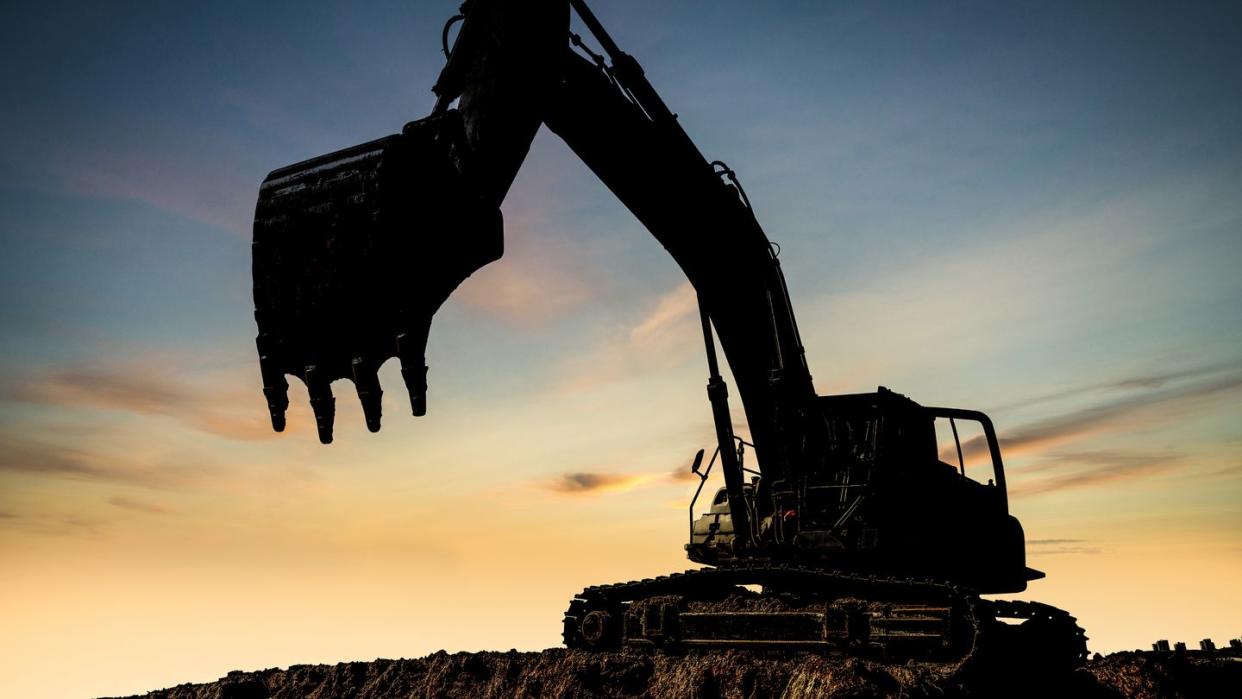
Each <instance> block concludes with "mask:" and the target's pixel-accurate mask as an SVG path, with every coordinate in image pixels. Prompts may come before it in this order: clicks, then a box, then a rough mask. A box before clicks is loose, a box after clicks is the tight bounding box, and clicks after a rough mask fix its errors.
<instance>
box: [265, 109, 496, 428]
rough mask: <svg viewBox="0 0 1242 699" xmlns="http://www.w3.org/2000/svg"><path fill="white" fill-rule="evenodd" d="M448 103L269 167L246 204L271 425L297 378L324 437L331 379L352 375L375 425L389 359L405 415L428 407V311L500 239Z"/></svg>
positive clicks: (330, 415) (488, 257)
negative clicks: (250, 210)
mask: <svg viewBox="0 0 1242 699" xmlns="http://www.w3.org/2000/svg"><path fill="white" fill-rule="evenodd" d="M461 133H462V124H461V120H460V117H459V115H458V113H457V112H454V111H450V112H446V113H442V114H440V115H437V116H433V117H429V118H427V119H424V120H421V121H416V122H413V123H411V124H409V125H407V126H406V127H405V129H404V130H403V131H402V132H401V133H399V134H394V135H391V136H387V137H385V138H381V139H378V140H375V141H371V142H369V143H364V144H362V145H358V146H354V147H352V148H346V149H345V150H341V151H337V152H335V153H329V154H327V155H323V156H320V157H318V158H313V159H311V160H306V161H304V162H301V163H297V164H294V165H290V166H288V167H283V168H280V169H279V170H275V171H273V172H272V173H271V174H270V175H268V176H267V179H265V180H264V181H263V184H262V186H261V188H260V190H259V200H258V204H257V206H256V208H255V220H254V243H253V251H252V255H253V263H254V269H253V276H254V303H255V320H256V321H257V322H258V326H259V334H258V337H257V339H256V343H257V345H258V350H259V362H260V369H261V371H262V375H263V393H264V394H265V396H266V397H267V405H268V410H269V412H270V413H271V419H272V427H273V428H274V429H275V430H276V431H278V432H279V431H282V430H283V429H284V427H285V410H286V408H287V407H288V405H289V399H288V383H287V380H286V379H285V376H286V375H292V376H296V377H297V378H299V379H301V380H302V381H303V383H305V384H306V388H307V391H308V393H309V395H310V402H311V407H312V410H313V411H314V414H315V422H316V427H317V428H318V432H319V440H320V441H321V442H323V443H325V444H327V443H329V442H331V441H332V427H333V419H334V416H335V399H334V398H333V395H332V389H331V387H330V384H331V383H332V382H333V381H335V380H337V379H349V380H351V381H353V383H354V386H355V388H356V389H357V392H358V397H359V399H360V400H361V402H362V408H363V412H364V414H365V416H366V423H367V428H368V429H370V430H371V431H372V432H375V431H377V430H379V427H380V412H381V409H380V398H381V395H382V391H381V389H380V386H379V379H378V377H377V375H376V372H377V370H378V369H379V366H380V365H381V364H382V363H383V362H384V361H385V360H386V359H388V358H389V357H398V358H399V359H400V361H401V373H402V376H403V378H404V380H405V384H406V388H407V389H408V390H409V394H410V403H411V405H412V408H413V412H414V414H415V415H422V414H424V413H425V412H426V396H427V380H426V372H427V367H426V362H425V359H424V354H425V348H426V344H427V334H428V331H429V328H430V326H431V317H432V315H434V314H435V312H436V310H437V309H438V308H439V307H440V305H441V304H442V303H443V302H444V300H445V299H446V298H448V296H449V294H450V293H452V291H453V290H454V289H455V288H457V286H458V285H459V284H460V283H461V282H462V281H463V280H464V279H466V277H468V276H470V275H471V274H472V273H474V272H475V271H476V270H478V269H479V268H480V267H482V266H483V265H485V264H487V263H489V262H492V261H494V260H496V259H498V258H499V257H500V256H501V253H502V252H503V242H502V241H503V235H502V223H501V216H500V210H499V209H498V208H497V207H496V206H495V205H490V204H487V203H484V202H482V201H481V200H480V199H479V197H478V196H477V195H476V194H475V193H474V192H473V189H472V188H471V187H470V186H468V185H467V183H466V182H465V181H464V178H463V177H462V175H461V174H460V172H459V169H458V168H457V167H455V166H454V161H453V159H452V158H453V156H452V148H453V144H454V143H455V142H457V141H459V139H460V138H461V137H462V136H461Z"/></svg>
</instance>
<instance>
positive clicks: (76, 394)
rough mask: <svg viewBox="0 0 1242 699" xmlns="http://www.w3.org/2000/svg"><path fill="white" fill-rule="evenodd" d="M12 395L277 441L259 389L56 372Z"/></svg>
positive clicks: (149, 373) (125, 373)
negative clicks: (167, 419)
mask: <svg viewBox="0 0 1242 699" xmlns="http://www.w3.org/2000/svg"><path fill="white" fill-rule="evenodd" d="M7 394H8V395H7V397H8V398H9V399H11V400H17V401H22V402H26V403H35V404H40V405H50V406H56V407H63V408H84V407H85V408H95V409H100V410H118V411H123V412H129V413H134V414H137V415H158V416H163V417H169V418H172V419H175V420H179V421H181V422H183V423H185V424H186V425H188V426H189V427H191V428H193V429H196V430H199V431H202V432H206V433H208V434H213V435H216V436H217V437H223V438H226V439H233V440H240V441H252V440H258V439H271V438H273V437H275V436H276V433H274V432H273V431H272V429H271V426H270V424H269V423H268V419H267V414H266V410H264V409H263V399H262V396H261V394H260V393H259V391H258V390H257V389H256V390H254V391H253V392H251V393H250V394H249V395H244V394H243V392H242V391H241V390H228V389H221V388H219V387H212V388H210V389H207V388H200V387H195V386H191V385H190V384H188V383H185V382H183V381H180V380H177V379H174V378H172V377H170V376H168V375H166V374H164V373H163V372H161V371H160V370H159V369H155V368H151V367H145V366H110V367H67V368H61V369H54V370H51V371H47V372H44V373H43V374H41V375H39V376H36V377H34V378H32V379H30V380H28V381H26V382H23V383H19V384H17V385H16V386H14V387H13V388H11V389H10V390H9V391H8V392H7ZM291 409H294V410H298V409H300V408H298V407H295V406H291ZM298 422H299V421H296V420H293V419H290V420H289V424H290V425H291V427H292V428H293V429H298V428H296V427H295V425H296V424H298Z"/></svg>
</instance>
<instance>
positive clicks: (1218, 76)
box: [0, 0, 1242, 697]
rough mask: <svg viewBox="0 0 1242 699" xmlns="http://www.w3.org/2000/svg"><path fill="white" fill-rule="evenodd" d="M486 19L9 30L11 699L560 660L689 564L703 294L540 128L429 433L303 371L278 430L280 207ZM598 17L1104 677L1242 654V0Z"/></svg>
mask: <svg viewBox="0 0 1242 699" xmlns="http://www.w3.org/2000/svg"><path fill="white" fill-rule="evenodd" d="M458 4H459V3H458V2H457V0H445V1H444V2H439V1H435V2H432V1H429V0H419V1H417V2H413V1H409V0H403V1H401V2H395V1H394V2H373V3H365V4H358V3H345V2H333V3H324V2H309V3H308V2H297V3H295V2H269V3H259V4H256V3H241V2H211V3H167V2H147V3H137V2H131V3H74V2H37V3H36V2H18V3H15V4H11V5H10V8H9V9H8V10H7V11H6V12H5V15H6V19H5V21H4V22H2V23H0V46H2V47H3V48H0V51H2V52H3V61H0V85H2V86H3V94H4V95H5V101H6V105H7V106H6V108H5V109H3V110H0V133H3V134H4V137H3V141H2V145H0V246H2V247H0V249H2V251H3V252H2V254H0V292H2V293H3V299H4V303H3V304H2V305H0V416H2V420H3V422H2V423H0V571H2V574H3V577H0V590H2V591H3V595H0V619H3V624H0V659H2V660H0V662H2V664H3V667H4V668H5V671H4V672H0V696H5V697H64V696H88V695H101V694H114V695H115V694H123V693H134V692H142V691H146V690H150V689H155V688H158V687H164V686H169V685H172V684H176V683H180V682H186V681H208V680H212V679H215V678H216V677H219V676H221V675H223V674H225V673H226V672H228V671H230V670H234V669H258V668H264V667H271V666H285V665H289V664H295V663H323V662H337V661H344V660H369V659H373V658H376V657H403V656H404V657H410V656H418V655H422V654H425V653H428V652H431V651H435V650H438V649H441V648H444V649H447V650H479V649H497V650H507V649H509V648H518V649H539V648H544V647H550V646H555V645H557V644H559V643H560V636H559V633H560V629H559V625H560V618H561V614H562V612H563V611H564V608H565V606H566V605H567V603H568V600H569V598H570V597H571V596H572V595H573V594H574V593H575V592H577V591H578V590H580V589H582V588H583V587H584V586H586V585H590V584H596V583H604V582H613V581H618V580H623V579H630V578H641V577H646V576H651V575H657V574H661V573H666V572H671V571H675V570H681V569H684V568H686V567H690V564H689V562H688V561H686V560H685V558H684V554H683V551H682V543H683V542H684V540H685V536H686V513H685V505H686V503H687V501H688V496H689V494H690V492H692V483H691V482H689V481H687V480H686V479H685V478H684V477H679V475H678V474H683V473H684V470H685V469H686V468H687V466H688V464H689V461H690V458H691V456H692V455H693V453H694V451H695V450H697V449H698V448H700V447H707V446H709V445H710V444H711V442H712V439H713V436H712V429H711V423H710V412H709V409H708V404H707V400H706V395H705V392H704V384H705V381H706V367H705V366H704V361H703V357H702V349H701V338H700V337H699V335H698V334H697V333H698V328H697V324H696V323H697V317H696V315H695V313H696V311H695V306H694V300H693V296H692V294H691V292H690V289H689V287H688V286H687V284H686V283H685V281H684V278H683V277H682V276H681V274H680V272H679V270H678V268H677V267H676V265H675V264H674V263H673V261H672V260H671V258H669V257H668V256H667V255H666V253H665V252H664V251H663V249H662V248H661V247H660V246H659V245H658V244H657V243H655V242H654V241H653V240H652V239H651V238H650V236H649V235H648V234H647V233H646V232H645V231H644V230H643V229H642V228H641V227H640V226H639V225H638V224H637V222H636V221H635V220H633V219H632V218H631V217H630V216H629V214H628V213H627V212H626V211H625V210H624V209H623V208H622V206H621V205H620V203H618V202H617V201H616V200H615V199H614V198H613V197H612V196H611V195H610V194H609V193H608V191H607V190H606V189H604V187H603V186H602V185H601V184H600V183H599V182H598V181H596V180H595V179H594V178H593V177H592V176H591V174H590V172H589V171H588V170H587V169H586V168H585V167H584V166H583V165H582V164H581V163H579V162H578V161H577V160H576V159H575V157H574V156H573V154H572V153H571V152H570V151H569V150H568V148H567V147H566V146H565V145H564V144H562V143H561V142H560V141H558V140H557V139H556V138H555V137H554V136H552V135H551V134H549V133H547V132H546V130H545V131H541V133H540V135H539V136H538V137H537V139H536V141H535V144H534V147H533V148H532V150H531V154H530V157H529V159H528V161H527V162H526V165H525V166H524V169H523V170H522V172H521V173H520V175H519V177H518V179H517V182H516V184H515V185H514V188H513V190H512V191H511V193H510V195H509V198H508V200H507V202H506V203H505V206H504V214H505V219H506V228H507V231H506V241H507V242H506V244H507V252H506V255H505V258H504V259H502V260H501V261H500V262H497V263H495V264H493V265H491V266H489V267H487V268H485V269H483V270H482V271H480V272H479V273H478V274H476V275H475V276H474V277H472V278H471V279H469V280H468V281H467V282H466V283H465V284H464V285H463V286H462V288H461V289H460V290H459V291H458V293H457V294H456V295H455V296H453V297H452V298H451V299H450V300H449V302H448V303H447V304H446V305H445V307H444V309H443V310H442V311H441V312H440V314H439V315H438V316H437V317H436V321H435V325H434V326H433V332H432V337H431V342H430V346H429V358H428V362H429V364H430V365H431V373H430V386H431V394H430V408H429V414H428V416H427V417H425V418H420V419H414V418H410V417H408V405H407V399H406V397H405V394H404V391H403V390H402V389H401V381H400V376H399V372H398V370H397V367H396V366H395V365H394V363H390V364H389V365H387V366H385V367H384V369H383V371H382V372H381V378H382V380H383V381H384V384H385V387H386V388H387V390H388V392H387V393H386V394H385V404H384V411H385V428H384V430H383V431H382V432H380V433H379V434H376V435H372V434H369V433H367V431H366V430H365V428H364V425H363V421H362V416H361V411H360V410H359V409H358V408H357V406H356V402H355V401H354V400H353V399H352V396H351V395H350V394H351V393H352V390H345V389H346V387H344V386H341V387H339V388H338V390H337V394H338V396H339V397H340V400H339V404H338V405H339V408H338V417H337V431H336V442H335V443H334V444H333V445H331V446H329V447H324V446H321V445H319V444H318V442H317V441H316V439H315V436H314V426H313V420H312V419H311V417H310V415H309V410H307V409H306V407H305V390H304V389H302V388H301V386H300V384H296V382H294V383H295V386H294V390H293V391H292V398H293V400H294V403H295V407H294V408H293V410H292V411H291V413H290V420H289V424H290V428H289V430H288V431H287V432H286V433H284V434H282V435H276V434H274V433H272V432H271V431H270V428H269V426H268V423H267V417H266V410H265V405H264V401H263V397H262V394H261V393H260V380H259V373H258V366H257V362H256V360H255V355H254V335H255V326H254V321H253V318H252V316H251V311H252V308H253V306H252V302H251V299H250V258H249V255H250V224H251V218H252V215H253V207H254V202H255V197H256V194H257V190H258V185H259V182H260V181H262V179H263V177H264V176H265V175H266V173H267V172H268V171H270V170H272V169H274V168H276V167H278V166H281V165H285V164H288V163H291V162H294V161H297V160H302V159H304V158H307V157H310V156H313V155H317V154H320V153H325V152H329V151H332V150H336V149H338V148H341V147H345V146H348V145H351V144H354V143H358V142H361V141H364V140H369V139H372V138H376V137H379V136H382V135H385V134H388V133H392V132H395V131H397V130H398V129H399V128H400V127H401V125H402V124H403V123H404V122H405V121H407V120H410V119H413V118H416V117H419V116H422V115H424V114H426V113H427V112H428V110H429V109H430V107H431V104H432V102H433V96H432V95H431V93H430V90H429V88H430V85H431V84H432V82H433V81H434V79H435V76H436V74H437V72H438V70H439V68H440V66H441V65H442V60H443V58H442V56H441V55H440V53H439V42H440V38H439V37H440V28H441V26H442V24H443V21H444V20H445V19H446V18H447V17H448V16H450V15H451V14H453V13H454V12H455V10H456V8H457V5H458ZM593 7H594V9H595V11H596V13H597V14H598V15H599V16H600V18H601V19H602V20H603V22H604V23H605V25H606V26H607V27H609V29H610V30H611V32H612V33H613V35H614V37H615V38H616V39H617V40H618V42H619V43H620V44H621V45H622V47H623V48H625V49H627V50H628V51H630V52H631V53H633V54H634V55H635V56H637V57H638V58H639V60H640V61H642V63H643V65H644V67H645V68H646V70H647V74H648V77H649V78H650V79H651V81H652V82H653V83H654V84H655V86H656V87H657V89H659V90H660V92H661V93H662V94H663V96H664V97H665V99H666V101H667V102H668V103H669V105H670V107H671V108H672V109H673V110H674V111H675V112H677V113H679V115H680V119H681V122H682V123H683V125H684V126H685V127H686V129H687V130H688V131H689V133H690V134H691V136H692V137H693V138H694V139H695V140H696V142H697V143H698V144H699V146H700V148H701V149H702V150H703V152H704V153H705V154H706V155H707V156H708V157H709V158H710V159H717V158H718V159H722V160H725V161H727V162H728V163H729V164H730V165H731V166H732V167H733V168H735V169H736V170H737V171H738V172H739V174H740V176H741V177H742V180H743V182H744V184H745V186H746V189H747V192H748V194H749V196H750V199H751V201H752V202H753V203H754V206H755V209H756V211H757V214H758V216H759V219H760V221H761V222H762V223H763V225H764V227H765V228H766V230H767V231H768V234H769V235H770V237H772V238H773V239H774V240H776V241H778V242H779V243H780V244H781V246H782V249H783V256H782V258H781V260H782V263H783V266H784V269H785V272H786V274H787V276H788V279H789V286H790V290H791V293H792V295H793V300H794V304H795V309H796V310H797V312H798V318H799V321H800V323H801V326H802V329H803V334H804V336H805V340H806V345H807V352H808V359H809V362H810V365H811V370H812V372H813V373H814V375H815V378H816V384H817V388H818V390H819V392H820V393H821V394H827V393H837V392H860V391H872V390H875V387H876V386H877V385H885V386H888V387H890V388H892V389H894V390H896V391H899V392H902V393H905V394H906V395H909V396H910V397H912V398H914V399H915V400H918V401H920V402H922V403H925V404H928V405H947V406H956V407H965V408H975V409H980V410H983V411H985V412H987V413H989V414H990V415H991V417H992V419H993V420H994V421H995V423H996V425H997V428H998V430H999V433H1000V436H1001V439H1002V441H1003V442H1004V447H1005V457H1006V466H1007V472H1008V474H1009V480H1010V489H1011V496H1012V501H1011V509H1012V511H1013V512H1014V514H1016V515H1017V516H1018V517H1019V518H1020V519H1021V520H1022V522H1023V525H1024V526H1025V529H1026V532H1027V537H1028V556H1029V562H1030V564H1031V565H1032V566H1033V567H1035V568H1039V569H1041V570H1044V571H1046V572H1047V573H1048V578H1047V580H1044V581H1039V582H1036V583H1034V584H1033V585H1032V587H1031V589H1030V590H1029V591H1028V592H1027V593H1026V594H1024V595H1023V597H1025V598H1028V599H1038V600H1040V601H1043V602H1047V603H1050V604H1054V605H1057V606H1060V607H1062V608H1065V609H1067V610H1069V611H1070V612H1071V613H1073V614H1074V615H1076V616H1077V617H1078V618H1079V620H1080V623H1081V624H1082V625H1083V626H1084V627H1085V628H1086V629H1087V633H1088V635H1089V636H1090V638H1091V642H1090V646H1091V649H1092V650H1093V651H1102V652H1108V651H1113V650H1118V649H1126V648H1136V647H1147V646H1148V645H1149V644H1150V643H1151V642H1152V641H1153V640H1155V639H1158V638H1169V639H1171V640H1185V641H1188V642H1190V643H1192V644H1194V643H1196V642H1197V641H1198V640H1199V639H1201V638H1205V637H1212V638H1215V639H1217V642H1218V643H1221V642H1224V641H1225V640H1226V639H1228V638H1231V637H1238V636H1239V635H1240V634H1242V602H1239V599H1242V584H1239V580H1242V273H1240V272H1239V270H1240V269H1242V78H1240V77H1239V76H1242V42H1240V41H1239V40H1238V37H1239V35H1240V34H1242V6H1240V5H1239V4H1237V3H1220V4H1219V5H1216V4H1211V3H1179V4H1176V6H1174V5H1173V4H1156V3H1121V2H1119V3H1113V4H1111V5H1109V4H1106V3H1082V2H1067V3H1014V4H1004V5H1003V7H1002V5H1001V4H998V3H988V2H959V3H926V4H913V3H894V4H889V3H873V2H834V3H823V2H811V1H806V2H794V1H790V2H781V3H769V2H740V1H738V2H723V1H721V0H712V1H711V2H707V1H706V0H696V1H693V2H689V1H687V2H676V3H670V2H659V1H656V0H641V1H639V0H624V1H622V0H596V2H594V3H593ZM734 408H735V410H737V409H738V408H739V406H738V404H737V403H736V401H735V404H734ZM738 420H739V423H738V425H739V430H742V431H744V429H745V427H744V424H743V423H742V422H741V416H740V414H739V415H738Z"/></svg>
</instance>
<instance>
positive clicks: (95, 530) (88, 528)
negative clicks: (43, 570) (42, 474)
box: [0, 513, 111, 537]
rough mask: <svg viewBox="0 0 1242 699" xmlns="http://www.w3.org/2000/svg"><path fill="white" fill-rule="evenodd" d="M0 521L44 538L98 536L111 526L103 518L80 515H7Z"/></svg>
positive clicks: (109, 521)
mask: <svg viewBox="0 0 1242 699" xmlns="http://www.w3.org/2000/svg"><path fill="white" fill-rule="evenodd" d="M0 519H3V520H6V521H8V522H9V524H8V525H7V526H11V527H13V528H15V529H21V530H23V531H27V532H32V533H34V534H41V535H44V536H79V537H80V536H85V537H95V536H98V535H99V534H100V533H101V532H102V530H103V529H104V528H105V527H107V526H108V525H109V524H111V520H108V519H104V518H102V517H85V516H82V515H79V514H58V513H49V514H38V515H17V514H12V513H5V514H4V515H2V516H0Z"/></svg>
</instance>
